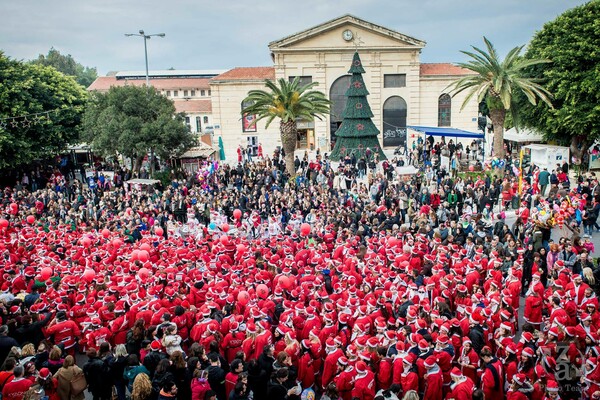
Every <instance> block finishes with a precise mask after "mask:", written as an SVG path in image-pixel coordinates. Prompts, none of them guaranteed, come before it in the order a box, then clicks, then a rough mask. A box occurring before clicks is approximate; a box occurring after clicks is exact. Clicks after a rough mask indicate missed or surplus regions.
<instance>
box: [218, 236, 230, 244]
mask: <svg viewBox="0 0 600 400" xmlns="http://www.w3.org/2000/svg"><path fill="white" fill-rule="evenodd" d="M219 240H220V241H221V243H222V244H229V236H227V235H223V236H221V238H220V239H219Z"/></svg>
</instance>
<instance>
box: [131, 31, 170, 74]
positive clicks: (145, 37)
mask: <svg viewBox="0 0 600 400" xmlns="http://www.w3.org/2000/svg"><path fill="white" fill-rule="evenodd" d="M125 36H127V37H129V36H141V37H143V38H144V57H145V59H146V86H150V77H149V76H148V45H147V44H146V41H147V40H149V39H150V38H151V37H152V36H158V37H161V38H164V37H165V34H164V33H152V34H149V35H147V34H146V33H145V32H144V30H143V29H140V32H139V33H126V34H125Z"/></svg>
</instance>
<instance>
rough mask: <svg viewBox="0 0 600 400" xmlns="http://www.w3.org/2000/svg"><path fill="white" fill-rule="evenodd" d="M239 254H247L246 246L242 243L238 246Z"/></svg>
mask: <svg viewBox="0 0 600 400" xmlns="http://www.w3.org/2000/svg"><path fill="white" fill-rule="evenodd" d="M236 248H237V251H238V253H245V252H246V246H245V245H243V244H242V243H240V244H238V245H237V246H236Z"/></svg>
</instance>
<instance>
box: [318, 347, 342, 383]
mask: <svg viewBox="0 0 600 400" xmlns="http://www.w3.org/2000/svg"><path fill="white" fill-rule="evenodd" d="M336 340H337V342H336ZM340 346H341V341H340V340H339V338H336V339H334V338H332V337H330V338H329V339H327V341H326V342H325V352H326V353H327V356H326V357H325V362H324V365H323V375H322V376H323V377H322V379H321V383H322V386H323V389H325V388H327V386H329V384H330V383H331V382H333V379H334V377H335V373H336V372H337V371H336V370H337V364H338V360H339V359H340V357H342V356H343V355H344V352H343V351H342V349H341V348H340Z"/></svg>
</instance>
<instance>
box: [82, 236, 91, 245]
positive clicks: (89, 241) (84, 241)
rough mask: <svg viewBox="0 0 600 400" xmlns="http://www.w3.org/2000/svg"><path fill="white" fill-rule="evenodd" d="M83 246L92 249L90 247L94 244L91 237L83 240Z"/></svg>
mask: <svg viewBox="0 0 600 400" xmlns="http://www.w3.org/2000/svg"><path fill="white" fill-rule="evenodd" d="M81 244H82V245H83V247H90V245H91V244H92V240H91V239H90V238H89V237H84V238H83V239H81Z"/></svg>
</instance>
